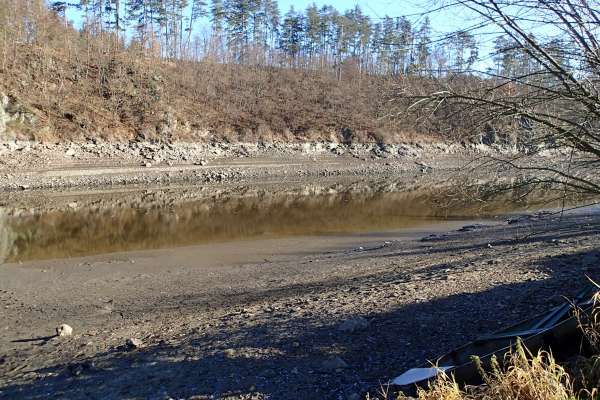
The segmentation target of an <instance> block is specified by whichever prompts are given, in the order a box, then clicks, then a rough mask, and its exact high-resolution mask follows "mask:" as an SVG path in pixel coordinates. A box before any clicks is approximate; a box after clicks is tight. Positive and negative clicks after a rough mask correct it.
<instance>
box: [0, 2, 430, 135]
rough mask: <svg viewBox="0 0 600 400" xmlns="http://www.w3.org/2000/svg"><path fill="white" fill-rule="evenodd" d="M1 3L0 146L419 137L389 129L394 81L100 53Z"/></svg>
mask: <svg viewBox="0 0 600 400" xmlns="http://www.w3.org/2000/svg"><path fill="white" fill-rule="evenodd" d="M0 3H4V4H2V6H1V7H0V9H1V10H2V11H0V13H4V14H5V15H3V16H2V17H1V18H2V20H4V21H12V23H9V24H5V25H2V26H0V32H1V33H3V35H2V36H4V37H5V38H6V36H7V35H9V36H10V37H15V38H17V39H18V40H14V41H11V40H2V41H0V55H1V57H2V58H1V62H0V93H2V94H3V96H2V98H3V99H2V103H3V107H0V108H2V109H3V110H2V111H1V112H0V120H3V123H0V130H1V131H3V132H0V133H2V136H3V139H13V138H19V139H36V140H63V139H65V140H85V139H94V138H96V139H106V140H112V139H122V140H131V139H146V140H151V139H158V140H192V141H208V140H228V141H257V140H265V141H291V140H332V141H342V142H349V141H370V142H373V141H384V140H385V141H398V140H400V139H402V140H406V139H411V138H415V137H416V136H417V135H423V134H426V133H427V132H425V131H424V130H421V131H419V129H418V128H417V126H416V124H415V123H414V121H412V120H411V119H410V118H412V117H408V116H407V117H403V116H393V117H390V115H391V114H392V113H393V109H392V107H391V106H390V105H389V103H388V101H387V99H386V93H390V90H391V89H392V88H393V87H394V86H395V85H396V84H397V79H398V78H396V77H391V76H377V75H361V74H357V73H353V70H351V69H349V71H348V72H347V73H346V74H343V76H342V77H341V78H340V77H339V75H336V74H335V73H332V72H331V71H317V70H307V69H299V68H284V67H279V66H268V65H255V66H252V65H242V64H238V63H222V62H216V61H215V60H212V59H209V58H207V59H203V60H199V61H196V60H183V59H175V60H169V59H164V58H161V57H153V56H150V55H148V54H146V53H145V52H140V51H137V50H136V49H135V48H133V47H131V46H130V47H126V46H124V45H120V44H119V45H114V44H113V45H107V43H110V42H111V37H110V35H90V34H88V33H87V32H81V31H77V30H75V29H74V28H73V27H71V26H70V25H68V24H65V21H64V20H63V19H62V18H61V17H60V16H59V15H57V14H56V13H54V12H52V11H50V10H49V9H48V8H46V6H45V5H44V4H43V2H42V1H33V0H28V1H25V2H20V1H19V2H14V1H9V0H0ZM26 3H28V4H26ZM32 25H33V26H35V29H33V28H32ZM2 31H4V32H2ZM32 35H33V36H32ZM2 116H3V117H2Z"/></svg>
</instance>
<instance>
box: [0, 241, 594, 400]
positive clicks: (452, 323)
mask: <svg viewBox="0 0 600 400" xmlns="http://www.w3.org/2000/svg"><path fill="white" fill-rule="evenodd" d="M586 233H587V234H589V233H590V232H589V231H588V232H586ZM575 236H576V232H575V231H573V232H567V233H565V234H564V235H562V236H560V237H559V239H565V238H571V239H572V238H574V237H575ZM556 238H557V236H556V235H553V236H552V237H551V238H550V237H545V236H542V237H538V238H537V240H538V241H547V240H551V239H556ZM528 240H534V239H528ZM439 250H440V251H457V250H458V249H457V248H456V247H445V248H444V249H443V250H442V249H439ZM515 256H516V255H515ZM594 260H596V261H598V260H600V252H598V251H591V252H585V253H576V254H568V255H560V256H553V257H545V258H542V259H540V260H539V261H537V262H536V263H535V265H531V267H532V268H535V269H537V270H541V271H543V272H544V273H545V274H546V276H547V279H544V280H538V281H527V282H522V283H518V284H504V285H498V286H495V287H493V288H492V289H490V290H487V291H483V292H473V293H462V294H459V295H454V296H450V297H444V298H436V299H433V300H431V301H422V302H419V301H418V300H417V302H414V303H412V304H409V305H405V306H402V307H399V308H397V309H395V310H393V311H392V312H387V313H380V314H371V315H366V316H365V317H366V318H367V319H368V320H369V327H368V328H367V329H365V330H360V331H358V332H354V333H343V332H340V331H339V329H338V328H339V322H338V321H328V320H327V319H326V318H320V317H318V316H314V317H312V318H295V317H294V316H293V315H289V314H287V313H280V312H277V311H275V312H274V313H273V315H272V316H270V318H269V321H268V323H253V322H252V319H253V316H252V315H240V316H239V318H243V319H244V320H245V321H246V323H245V324H243V326H242V327H241V328H239V329H237V330H234V331H232V330H230V329H224V330H222V331H219V329H216V332H217V333H214V332H215V330H213V333H210V334H207V333H203V332H202V331H198V332H196V333H191V334H189V335H187V336H185V337H183V338H181V339H178V340H176V341H173V342H172V343H161V344H157V345H153V346H150V347H147V348H141V349H137V350H133V351H126V350H125V349H119V348H117V349H113V350H111V351H109V352H106V353H100V354H96V355H95V356H93V357H91V358H86V359H77V360H75V361H73V363H71V364H68V365H56V366H53V367H51V368H47V369H44V370H38V371H35V372H37V373H39V374H40V376H41V378H39V379H37V380H32V381H30V382H28V383H24V384H17V385H12V386H7V387H4V388H2V389H0V398H2V399H50V398H63V399H90V398H91V399H111V398H114V399H117V398H118V399H122V398H144V399H146V398H147V399H154V398H156V399H163V398H175V399H178V398H190V397H192V396H196V397H194V398H197V399H203V398H269V399H359V398H361V397H362V396H363V395H364V393H365V392H366V391H372V390H375V389H376V388H377V387H378V386H379V385H380V384H381V383H384V382H386V380H387V379H389V378H392V377H394V376H395V375H397V374H399V373H401V372H403V370H405V369H406V368H408V367H411V366H414V365H415V364H419V363H421V362H423V361H425V360H427V359H432V358H435V356H436V355H439V354H442V353H444V352H446V351H448V350H450V349H451V348H453V347H455V346H457V345H459V344H462V343H464V342H466V341H469V340H471V339H473V338H475V337H477V336H479V335H481V334H485V333H491V332H493V331H495V330H498V329H499V328H501V327H503V326H506V325H507V324H508V323H511V322H515V321H516V320H521V319H523V318H528V317H531V316H532V315H533V314H535V313H537V312H539V311H543V310H546V309H549V308H551V307H552V306H553V305H555V304H557V303H560V302H562V301H563V298H562V296H563V295H565V296H573V295H574V294H575V293H576V292H578V291H579V290H580V289H581V287H582V285H584V284H586V282H587V278H586V276H591V277H592V278H597V277H598V269H597V265H596V264H595V261H594ZM448 268H462V264H455V265H445V266H444V269H448ZM444 269H441V268H437V267H435V266H434V267H431V268H430V269H429V270H427V271H425V272H426V273H427V274H428V276H427V279H433V280H436V279H442V278H443V274H444V273H445V272H444ZM574 269H575V271H574ZM401 275H402V274H401V273H400V272H398V275H397V276H396V279H397V280H400V281H401V280H402V277H401ZM566 276H568V277H573V279H565V277H566ZM364 279H373V277H371V276H366V277H365V278H364ZM346 283H347V282H346ZM341 284H343V282H341V281H339V280H332V281H330V282H327V284H326V285H322V286H320V287H319V290H321V291H325V290H326V289H327V287H330V288H333V287H335V286H339V285H341ZM360 284H361V282H360V281H357V282H356V281H353V282H352V285H354V286H356V285H359V286H360ZM313 289H314V288H313ZM381 290H386V289H385V286H383V287H382V289H381ZM391 294H392V293H390V295H391ZM279 295H280V296H283V295H284V292H282V293H279ZM294 295H296V296H297V295H298V292H297V291H294ZM173 312H177V311H176V310H174V311H173ZM217 328H218V327H217ZM223 343H227V346H226V347H225V346H223ZM332 357H339V358H332Z"/></svg>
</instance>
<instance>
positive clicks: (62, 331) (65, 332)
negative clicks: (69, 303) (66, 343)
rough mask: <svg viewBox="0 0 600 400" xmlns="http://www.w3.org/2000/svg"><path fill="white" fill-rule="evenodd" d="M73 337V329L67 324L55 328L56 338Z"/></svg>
mask: <svg viewBox="0 0 600 400" xmlns="http://www.w3.org/2000/svg"><path fill="white" fill-rule="evenodd" d="M71 335H73V328H71V327H70V326H69V325H67V324H62V325H60V326H59V327H57V328H56V336H59V337H65V336H71Z"/></svg>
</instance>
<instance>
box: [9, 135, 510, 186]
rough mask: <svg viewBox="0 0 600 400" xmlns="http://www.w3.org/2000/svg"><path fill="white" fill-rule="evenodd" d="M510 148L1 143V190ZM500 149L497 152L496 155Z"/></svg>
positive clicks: (431, 159)
mask: <svg viewBox="0 0 600 400" xmlns="http://www.w3.org/2000/svg"><path fill="white" fill-rule="evenodd" d="M498 151H500V152H502V151H508V152H509V153H510V149H501V148H491V147H488V146H470V147H465V146H462V145H456V144H450V145H448V144H442V143H432V144H374V143H373V144H353V145H342V144H337V143H320V142H314V143H295V144H279V143H270V144H264V143H259V144H257V143H237V144H224V143H213V144H199V143H165V144H153V143H140V142H125V143H116V144H109V143H104V142H102V143H94V142H90V143H64V144H60V143H59V144H44V143H31V142H11V143H4V144H0V189H1V190H3V191H27V190H39V189H41V190H61V189H68V188H87V189H100V190H101V189H106V188H111V187H112V188H115V187H128V186H152V185H154V186H156V185H161V186H162V185H192V184H215V183H217V184H218V183H230V184H241V183H255V182H263V181H273V180H290V179H291V180H305V179H327V178H332V177H336V178H344V177H346V178H352V177H391V176H396V175H407V176H408V175H414V176H424V175H428V174H430V173H432V172H433V173H438V172H440V171H442V172H443V171H453V170H457V169H460V168H461V167H464V166H466V165H468V164H469V162H472V161H473V160H475V159H477V158H478V157H485V155H490V154H496V153H497V152H498ZM498 154H500V153H498Z"/></svg>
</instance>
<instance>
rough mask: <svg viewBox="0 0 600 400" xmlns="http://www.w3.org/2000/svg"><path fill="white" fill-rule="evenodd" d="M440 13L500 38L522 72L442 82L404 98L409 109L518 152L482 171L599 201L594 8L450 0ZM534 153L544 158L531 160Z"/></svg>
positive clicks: (598, 53) (531, 0)
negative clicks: (468, 18) (468, 17)
mask: <svg viewBox="0 0 600 400" xmlns="http://www.w3.org/2000/svg"><path fill="white" fill-rule="evenodd" d="M442 7H462V9H463V10H466V11H468V12H469V13H472V14H474V15H475V16H476V17H477V18H478V19H479V22H480V23H479V24H478V25H477V27H478V29H480V30H483V31H482V32H484V33H485V34H488V35H489V34H490V33H492V30H493V29H494V30H496V33H499V34H502V35H503V36H504V37H505V38H506V39H507V40H506V41H507V42H508V43H510V48H507V49H506V50H505V51H507V52H508V51H510V52H512V54H518V55H519V57H522V58H524V57H526V58H527V60H528V63H527V65H528V67H527V68H526V69H521V70H519V71H514V70H513V71H512V72H510V73H508V72H506V71H498V70H497V69H494V68H488V69H487V70H485V71H470V73H469V75H470V79H469V80H468V84H465V80H464V79H458V78H452V77H450V78H448V79H446V80H440V81H439V82H438V83H437V85H434V87H432V88H431V89H430V91H429V92H427V93H423V92H422V93H421V94H418V95H415V93H414V92H412V93H410V94H409V95H407V94H406V93H407V92H406V91H404V92H402V96H403V98H404V100H406V99H407V98H410V104H411V107H410V109H411V110H413V111H414V112H418V113H419V114H420V115H427V116H428V117H429V118H432V119H435V118H439V117H440V115H447V116H448V115H451V117H452V118H454V119H458V120H461V121H465V120H469V121H473V125H472V127H471V133H472V134H473V135H474V136H475V137H476V138H477V139H476V140H481V138H482V137H483V138H484V140H485V139H486V135H487V136H489V135H493V136H496V135H500V139H498V138H495V140H493V141H494V142H496V143H498V142H502V141H504V142H505V144H506V145H513V146H515V147H516V146H518V148H519V150H520V151H519V152H513V153H511V154H512V155H510V156H509V155H506V154H505V155H503V156H500V157H493V158H491V157H490V158H487V160H486V163H487V164H486V165H492V164H493V165H496V166H497V165H498V163H501V164H502V165H504V166H509V167H514V168H516V169H518V170H519V171H525V172H528V173H529V175H530V179H529V180H528V182H527V183H528V184H536V183H537V184H539V183H560V184H562V185H563V187H565V188H567V189H568V190H572V191H575V192H578V193H596V194H597V193H600V174H598V173H597V167H598V165H600V44H599V42H600V36H599V35H600V2H599V1H598V0H560V1H557V0H455V1H452V4H445V5H443V6H442ZM462 78H464V77H462ZM404 89H406V87H405V88H404ZM404 104H406V103H404ZM541 152H544V153H545V155H546V157H531V156H532V155H538V154H539V153H541ZM549 154H551V155H553V156H552V157H548V155H549ZM540 159H544V162H540V161H539V160H540ZM534 160H535V161H534Z"/></svg>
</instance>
